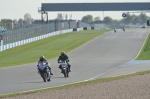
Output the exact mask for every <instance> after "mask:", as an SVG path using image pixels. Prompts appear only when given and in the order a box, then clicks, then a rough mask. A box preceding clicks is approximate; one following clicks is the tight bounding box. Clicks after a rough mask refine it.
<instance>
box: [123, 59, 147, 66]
mask: <svg viewBox="0 0 150 99" xmlns="http://www.w3.org/2000/svg"><path fill="white" fill-rule="evenodd" d="M143 63H150V60H131V61H129V62H127V63H125V64H123V65H121V66H132V65H137V64H143Z"/></svg>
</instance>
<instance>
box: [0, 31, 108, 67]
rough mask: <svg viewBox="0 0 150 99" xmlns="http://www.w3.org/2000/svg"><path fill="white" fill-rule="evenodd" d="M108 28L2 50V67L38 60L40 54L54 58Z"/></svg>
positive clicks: (62, 35) (70, 34)
mask: <svg viewBox="0 0 150 99" xmlns="http://www.w3.org/2000/svg"><path fill="white" fill-rule="evenodd" d="M107 31H108V30H89V31H80V32H71V33H66V34H60V35H56V36H52V37H49V38H46V39H42V40H39V41H35V42H32V43H28V44H25V45H22V46H18V47H15V48H12V49H9V50H5V51H2V52H0V67H7V66H15V65H21V64H27V63H32V62H37V61H38V59H39V56H41V55H44V56H45V57H46V59H53V58H56V57H58V56H59V55H60V52H61V51H65V52H66V53H68V52H70V51H72V50H73V49H75V48H77V47H79V46H81V45H83V44H85V43H86V42H88V41H90V40H92V39H94V38H95V37H97V36H99V35H101V34H103V33H105V32H107Z"/></svg>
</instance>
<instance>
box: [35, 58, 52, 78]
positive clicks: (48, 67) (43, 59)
mask: <svg viewBox="0 0 150 99" xmlns="http://www.w3.org/2000/svg"><path fill="white" fill-rule="evenodd" d="M43 61H44V62H45V63H46V64H47V69H49V70H50V74H51V75H53V73H52V72H51V68H50V66H49V65H50V64H49V63H48V61H47V60H46V59H45V58H44V56H40V59H39V61H38V65H37V66H39V64H40V62H43ZM38 73H40V72H39V70H38ZM48 75H49V72H48Z"/></svg>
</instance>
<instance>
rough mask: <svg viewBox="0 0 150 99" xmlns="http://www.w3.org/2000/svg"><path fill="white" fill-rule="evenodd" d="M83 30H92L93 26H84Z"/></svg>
mask: <svg viewBox="0 0 150 99" xmlns="http://www.w3.org/2000/svg"><path fill="white" fill-rule="evenodd" d="M83 30H91V27H83Z"/></svg>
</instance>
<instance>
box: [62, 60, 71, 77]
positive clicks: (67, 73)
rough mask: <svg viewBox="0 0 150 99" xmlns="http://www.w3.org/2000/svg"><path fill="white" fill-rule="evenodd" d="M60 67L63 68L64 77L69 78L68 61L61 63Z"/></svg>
mask: <svg viewBox="0 0 150 99" xmlns="http://www.w3.org/2000/svg"><path fill="white" fill-rule="evenodd" d="M60 66H61V68H62V73H63V74H64V77H65V78H66V77H69V67H68V64H67V62H66V61H62V62H60Z"/></svg>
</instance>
